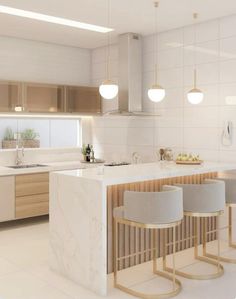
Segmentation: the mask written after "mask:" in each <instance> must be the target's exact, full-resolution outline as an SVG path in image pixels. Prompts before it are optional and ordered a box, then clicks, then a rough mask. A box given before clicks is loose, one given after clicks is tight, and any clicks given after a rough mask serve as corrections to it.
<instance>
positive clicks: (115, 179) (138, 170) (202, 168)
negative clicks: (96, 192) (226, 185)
mask: <svg viewBox="0 0 236 299" xmlns="http://www.w3.org/2000/svg"><path fill="white" fill-rule="evenodd" d="M233 169H236V163H235V164H233V163H230V164H227V163H216V162H204V163H203V164H202V165H176V164H175V163H174V162H156V163H145V164H136V165H134V164H133V165H126V166H118V167H109V166H104V167H103V169H102V168H101V167H99V168H92V169H77V170H69V171H60V172H55V173H56V174H58V175H62V176H72V177H77V178H78V179H89V180H94V181H100V182H102V183H103V184H104V185H107V186H108V185H116V184H125V183H132V182H138V181H148V180H154V179H163V178H170V177H177V176H186V175H194V174H201V173H208V172H223V171H227V170H233ZM102 171H103V174H99V173H101V172H102Z"/></svg>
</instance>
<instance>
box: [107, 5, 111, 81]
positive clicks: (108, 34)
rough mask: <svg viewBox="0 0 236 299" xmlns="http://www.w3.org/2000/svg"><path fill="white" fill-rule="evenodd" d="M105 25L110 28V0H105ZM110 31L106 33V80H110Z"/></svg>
mask: <svg viewBox="0 0 236 299" xmlns="http://www.w3.org/2000/svg"><path fill="white" fill-rule="evenodd" d="M107 27H108V28H110V0H107ZM110 37H111V36H110V31H109V32H108V33H107V80H110Z"/></svg>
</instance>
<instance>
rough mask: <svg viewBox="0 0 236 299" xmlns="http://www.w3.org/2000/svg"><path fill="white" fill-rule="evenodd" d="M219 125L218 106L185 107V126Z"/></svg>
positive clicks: (207, 126)
mask: <svg viewBox="0 0 236 299" xmlns="http://www.w3.org/2000/svg"><path fill="white" fill-rule="evenodd" d="M217 126H218V107H216V106H212V107H202V106H194V107H193V105H192V106H191V107H188V108H184V127H185V128H188V127H190V128H216V127H217Z"/></svg>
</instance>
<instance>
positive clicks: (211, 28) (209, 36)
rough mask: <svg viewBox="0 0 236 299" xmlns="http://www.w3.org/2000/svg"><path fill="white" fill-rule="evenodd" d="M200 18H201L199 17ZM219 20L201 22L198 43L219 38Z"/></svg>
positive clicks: (197, 33)
mask: <svg viewBox="0 0 236 299" xmlns="http://www.w3.org/2000/svg"><path fill="white" fill-rule="evenodd" d="M199 20H200V19H199ZM219 27H220V22H219V20H213V21H209V22H204V23H199V24H198V25H197V29H196V40H197V43H202V42H207V41H211V40H216V39H218V38H219Z"/></svg>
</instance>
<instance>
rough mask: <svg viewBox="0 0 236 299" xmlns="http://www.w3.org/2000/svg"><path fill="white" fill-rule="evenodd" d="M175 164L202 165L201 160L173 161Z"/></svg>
mask: <svg viewBox="0 0 236 299" xmlns="http://www.w3.org/2000/svg"><path fill="white" fill-rule="evenodd" d="M175 163H176V164H181V165H201V164H202V163H203V160H198V161H179V160H176V161H175Z"/></svg>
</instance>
